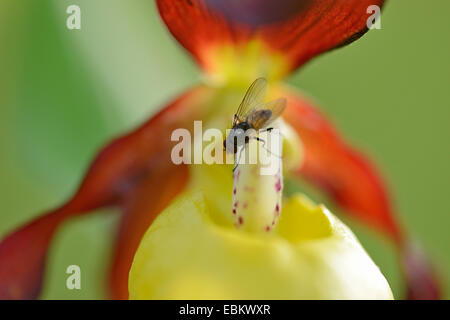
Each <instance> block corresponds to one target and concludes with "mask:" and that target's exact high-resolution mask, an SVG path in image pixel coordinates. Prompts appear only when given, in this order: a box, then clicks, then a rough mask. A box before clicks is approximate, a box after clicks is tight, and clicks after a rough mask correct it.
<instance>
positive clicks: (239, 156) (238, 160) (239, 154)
mask: <svg viewBox="0 0 450 320" xmlns="http://www.w3.org/2000/svg"><path fill="white" fill-rule="evenodd" d="M243 149H244V147H242V148H239V151H238V152H239V153H238V157H237V161H236V163H235V165H234V168H233V172H234V170H236V168H237V167H238V165H239V162H241V155H242V150H243Z"/></svg>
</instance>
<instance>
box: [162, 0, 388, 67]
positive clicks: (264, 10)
mask: <svg viewBox="0 0 450 320" xmlns="http://www.w3.org/2000/svg"><path fill="white" fill-rule="evenodd" d="M383 3H384V0H321V1H316V0H283V1H278V0H241V1H223V0H157V4H158V8H159V12H160V14H161V17H162V18H163V20H164V21H165V23H166V24H167V26H168V28H169V30H170V31H171V33H172V34H173V35H174V37H175V38H176V39H177V40H178V41H179V42H180V43H181V44H182V45H183V46H184V47H185V48H186V49H187V50H188V51H189V52H190V53H191V54H192V55H193V56H194V57H195V59H196V60H197V61H198V63H199V64H200V65H201V66H202V67H203V68H204V69H206V70H208V71H211V70H210V69H211V68H212V66H211V63H210V61H209V59H210V58H209V54H210V51H211V49H213V48H214V47H216V46H221V45H223V44H233V45H235V46H236V45H238V44H241V43H243V42H249V41H251V40H252V39H260V40H262V41H263V42H264V43H265V44H266V45H267V46H268V48H271V49H273V50H275V51H276V52H278V53H280V54H281V55H283V56H285V57H286V58H287V61H288V62H287V63H288V65H289V66H288V69H289V70H293V69H295V68H297V67H299V66H301V65H303V64H304V63H305V62H307V61H308V60H310V59H311V58H313V57H315V56H317V55H319V54H320V53H322V52H325V51H328V50H331V49H333V48H336V47H339V46H342V45H345V44H348V43H350V42H352V41H354V40H356V39H357V38H359V37H360V36H362V35H363V34H364V33H365V32H366V31H367V20H368V19H369V18H370V16H371V14H368V13H367V9H368V7H369V6H371V5H378V6H380V7H381V6H382V5H383Z"/></svg>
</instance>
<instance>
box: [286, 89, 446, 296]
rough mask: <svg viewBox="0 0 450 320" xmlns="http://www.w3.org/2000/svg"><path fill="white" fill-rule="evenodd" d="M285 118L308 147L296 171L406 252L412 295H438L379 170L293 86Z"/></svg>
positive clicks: (431, 274)
mask: <svg viewBox="0 0 450 320" xmlns="http://www.w3.org/2000/svg"><path fill="white" fill-rule="evenodd" d="M280 96H285V97H286V98H287V99H288V108H287V109H286V111H285V112H284V119H285V120H286V121H287V122H288V123H289V124H290V125H291V126H292V127H293V128H294V129H295V130H296V131H297V133H298V134H299V136H300V137H301V139H302V142H303V144H304V149H305V162H304V164H303V166H302V167H301V169H300V170H299V172H298V174H299V176H301V177H302V178H304V179H306V180H308V181H310V182H311V183H313V184H315V185H316V186H318V187H319V188H321V189H323V190H324V191H325V192H326V193H328V194H329V195H330V197H331V198H332V199H334V200H335V201H336V203H337V204H338V205H340V206H341V207H342V208H344V209H346V212H348V213H349V214H350V215H352V216H353V217H355V218H357V219H359V220H361V221H362V222H364V223H366V224H367V225H368V226H370V227H373V228H376V229H378V230H379V231H381V232H383V233H385V234H386V235H388V236H389V237H390V238H391V239H392V240H393V241H394V243H395V244H396V246H397V247H398V249H399V252H400V253H401V254H402V261H403V270H404V271H405V272H404V275H405V278H406V282H407V286H408V290H409V293H408V295H409V297H413V298H420V299H425V298H430V297H433V298H438V297H439V292H440V289H439V285H438V281H437V279H436V276H435V274H434V271H433V269H432V268H431V266H430V263H429V262H428V261H427V259H426V257H425V256H424V255H423V254H420V251H418V250H417V247H412V246H411V244H410V242H409V239H407V238H406V237H405V236H404V232H403V230H402V228H401V226H400V225H399V223H398V220H397V219H396V217H395V214H394V212H393V210H392V206H391V203H390V200H389V197H388V195H387V191H386V187H385V184H384V182H383V180H382V179H381V177H380V175H379V174H378V173H377V171H376V170H375V168H374V166H373V164H372V163H370V161H369V160H368V159H367V158H366V157H365V156H364V155H362V154H361V153H360V152H359V151H357V150H355V149H354V148H352V147H351V146H349V145H348V144H347V143H345V142H344V141H343V140H342V139H341V138H340V136H339V135H338V133H337V132H336V131H335V130H334V128H333V126H332V124H331V123H330V122H329V121H328V120H327V119H326V118H325V117H324V116H323V115H322V114H321V113H320V112H319V111H318V110H317V108H316V107H315V106H314V105H313V104H312V103H311V102H310V101H308V100H306V99H305V98H303V97H301V96H300V95H298V94H297V93H296V92H294V91H292V90H289V89H282V92H280Z"/></svg>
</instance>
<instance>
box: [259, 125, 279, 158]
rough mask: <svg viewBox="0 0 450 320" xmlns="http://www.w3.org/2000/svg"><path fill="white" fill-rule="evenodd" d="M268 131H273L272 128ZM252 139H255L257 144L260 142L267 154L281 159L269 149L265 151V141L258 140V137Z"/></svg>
mask: <svg viewBox="0 0 450 320" xmlns="http://www.w3.org/2000/svg"><path fill="white" fill-rule="evenodd" d="M269 129H271V130H272V129H273V128H269ZM253 139H255V140H256V141H258V142H262V147H263V148H264V150H266V151H267V152H269V153H270V154H271V155H273V156H275V157H277V158H280V159H281V158H282V157H281V156H280V155H277V154H274V153H273V152H272V151H270V150H269V149H267V147H266V141H265V140H263V139H261V138H259V137H253Z"/></svg>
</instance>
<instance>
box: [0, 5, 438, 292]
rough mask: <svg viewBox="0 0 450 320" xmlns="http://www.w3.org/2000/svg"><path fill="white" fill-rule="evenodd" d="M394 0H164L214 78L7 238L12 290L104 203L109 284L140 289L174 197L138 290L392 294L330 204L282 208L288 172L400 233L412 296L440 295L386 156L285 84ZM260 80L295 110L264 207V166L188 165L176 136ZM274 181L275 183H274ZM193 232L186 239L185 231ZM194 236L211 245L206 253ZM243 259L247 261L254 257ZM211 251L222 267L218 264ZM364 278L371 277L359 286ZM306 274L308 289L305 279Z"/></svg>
mask: <svg viewBox="0 0 450 320" xmlns="http://www.w3.org/2000/svg"><path fill="white" fill-rule="evenodd" d="M274 3H276V5H275V6H274ZM383 3H384V0H320V1H319V0H301V1H298V0H297V1H291V0H286V1H283V3H280V2H279V1H271V0H261V1H259V2H258V1H255V0H242V1H239V2H237V1H231V0H230V1H220V0H182V1H179V0H177V1H175V0H157V5H158V8H159V11H160V14H161V17H162V18H163V20H164V22H165V23H166V25H167V26H168V29H169V30H170V32H171V33H172V34H173V35H174V37H175V38H176V39H177V40H178V41H179V42H180V43H181V44H182V45H183V47H185V48H186V50H188V51H189V53H191V54H192V56H193V57H194V59H195V60H196V61H197V63H198V64H199V65H200V66H201V68H202V69H203V70H204V73H205V75H206V81H205V84H201V85H198V86H195V87H193V88H192V89H190V90H189V91H188V92H186V93H184V94H182V95H181V96H180V97H179V98H177V99H176V100H175V101H174V102H172V103H170V104H169V105H168V106H167V107H165V108H164V109H163V110H161V111H160V112H159V113H158V114H157V115H156V116H154V117H153V118H151V119H150V120H149V121H148V122H146V123H144V124H143V125H142V126H141V127H140V128H138V129H137V130H135V131H133V132H131V133H130V134H128V135H126V136H124V137H120V138H118V139H116V140H114V141H113V142H112V143H111V144H109V145H108V146H106V147H105V148H104V149H103V150H102V151H101V152H100V153H99V155H98V156H97V157H96V159H95V160H94V162H93V163H92V165H91V167H90V169H89V170H88V172H87V174H86V176H85V178H84V180H83V182H82V183H81V185H80V187H79V189H78V191H77V192H76V193H75V195H74V196H73V197H72V198H71V199H70V200H69V201H68V202H67V203H65V204H63V205H62V206H61V207H59V208H57V209H55V210H52V211H51V212H48V213H46V214H45V215H43V216H41V217H40V218H37V219H36V220H34V221H33V222H31V223H30V224H28V225H26V226H24V227H22V228H20V229H19V230H17V231H15V232H13V233H11V234H10V235H9V236H7V237H6V238H5V239H4V240H3V241H2V242H1V243H0V298H4V299H5V298H6V299H32V298H36V297H38V295H39V293H40V289H41V286H42V280H43V272H44V268H45V260H46V255H47V251H48V247H49V244H50V243H51V240H52V237H53V234H54V233H55V230H56V229H57V228H58V227H59V226H60V224H61V223H62V222H64V221H65V220H66V219H67V218H70V217H73V216H76V215H80V214H84V213H87V212H89V211H92V210H95V209H98V208H101V207H116V208H119V209H120V210H121V211H122V212H123V214H122V217H121V222H120V228H119V231H118V236H117V243H116V251H115V255H114V258H113V262H112V268H111V273H110V281H109V282H110V283H109V286H110V296H111V298H118V299H126V298H128V275H129V271H130V267H131V264H132V261H133V257H134V256H135V252H136V250H137V248H138V246H139V243H140V242H141V239H142V237H143V235H144V233H145V231H146V230H147V229H148V227H149V226H150V225H151V224H152V222H153V220H154V219H155V218H156V216H157V215H158V214H159V213H160V212H162V211H163V210H164V209H165V208H166V207H167V206H168V205H169V204H171V203H172V202H174V203H173V204H172V205H171V206H170V207H169V208H167V209H166V210H164V213H163V214H162V215H161V216H160V217H159V218H158V220H157V221H155V224H154V225H152V226H151V227H150V229H149V231H148V234H147V235H146V236H145V238H144V240H143V241H142V244H141V247H140V249H139V251H138V254H137V255H136V258H135V263H134V265H133V268H132V272H131V273H130V283H129V285H130V289H131V291H130V293H131V298H149V297H156V298H157V297H164V298H170V297H172V298H189V297H192V298H198V297H235V298H239V297H240V296H238V295H236V293H234V292H231V291H230V290H231V289H230V286H232V287H234V286H235V285H238V284H237V282H238V280H239V279H236V281H234V282H232V283H228V284H227V281H228V280H230V279H231V277H232V276H233V275H236V274H240V271H242V269H240V268H248V269H249V270H250V271H252V272H255V273H258V274H256V275H255V277H254V278H252V279H253V280H255V279H263V277H264V276H265V275H267V274H269V273H270V276H271V278H270V279H267V283H261V284H259V285H255V286H254V287H253V288H247V287H246V288H247V291H242V292H243V293H242V297H244V296H245V297H247V298H249V297H259V294H258V292H259V291H258V290H260V289H261V288H264V289H270V290H272V294H273V296H271V297H273V298H282V297H283V298H390V297H391V293H390V289H389V286H388V285H387V283H386V281H385V279H384V278H383V276H382V275H381V274H380V273H379V271H378V270H377V268H376V267H375V266H374V264H373V262H372V261H371V260H370V259H369V258H368V257H367V255H366V254H365V253H364V250H362V249H361V247H360V246H359V244H358V242H357V241H356V240H355V239H354V237H353V235H352V234H351V233H350V232H349V231H348V230H347V228H346V227H345V226H343V225H342V224H341V223H340V222H339V221H338V220H337V219H336V218H335V217H334V216H332V215H331V214H330V213H329V212H328V211H327V210H326V209H324V207H322V206H316V205H314V204H312V203H310V202H309V201H308V200H306V199H305V198H304V197H301V196H298V195H295V196H292V197H291V199H289V200H288V202H287V204H286V205H283V209H282V206H281V201H280V199H281V188H282V179H283V176H284V177H285V178H291V179H296V178H300V179H306V180H307V181H310V182H312V183H313V184H315V185H316V186H318V187H319V188H321V189H323V190H324V191H326V192H327V193H328V194H329V195H330V197H331V198H332V199H334V200H335V201H336V203H337V204H339V205H340V206H342V208H344V209H346V210H347V211H348V212H349V213H350V214H352V215H353V216H354V217H356V218H359V219H360V220H361V221H363V222H365V223H367V224H368V225H370V226H373V227H374V228H376V229H378V230H380V231H381V232H383V233H385V234H386V235H387V236H389V237H390V238H391V239H392V240H393V242H394V243H395V244H396V245H397V246H398V248H399V252H400V254H401V255H402V257H403V267H404V270H405V276H406V280H407V283H408V296H409V297H410V298H431V299H432V298H438V297H439V288H438V287H437V285H436V282H435V279H434V275H433V272H432V270H430V268H429V265H428V263H427V261H426V260H425V259H424V257H423V255H422V254H421V252H420V251H418V249H417V247H415V246H411V245H410V244H409V238H408V237H407V236H406V235H405V232H404V231H403V230H402V229H401V226H400V225H399V224H398V222H397V220H396V219H395V216H394V214H393V209H392V208H391V204H390V202H389V199H388V196H387V193H386V190H385V188H384V185H383V182H382V180H381V179H380V177H379V176H378V174H377V172H376V171H375V170H374V168H373V166H372V164H370V162H369V161H368V160H367V159H366V158H365V157H364V156H362V155H361V154H360V153H359V152H358V151H356V150H354V149H353V148H351V147H350V146H349V145H348V144H346V143H345V142H344V141H343V140H342V139H341V138H340V137H339V135H338V133H337V132H336V131H335V130H334V128H333V126H332V125H331V124H330V122H329V121H328V120H327V119H326V118H325V117H324V116H323V115H322V114H321V113H320V112H319V111H317V109H316V108H315V106H314V105H313V104H312V103H311V102H310V101H308V100H307V99H306V98H304V97H303V96H302V95H301V94H300V93H298V92H297V91H296V90H294V89H292V88H289V87H288V86H286V85H284V84H282V83H281V82H280V80H282V79H283V78H284V77H286V76H287V75H288V74H289V73H291V72H293V71H294V70H296V69H297V68H299V67H300V66H302V65H303V64H304V63H306V62H307V61H309V60H310V59H311V58H313V57H316V56H317V55H319V54H321V53H323V52H326V51H329V50H331V49H334V48H337V47H340V46H344V45H346V44H348V43H350V42H352V41H354V40H356V39H357V38H359V37H360V36H362V35H363V34H364V33H365V32H366V31H367V19H368V15H367V13H366V12H367V8H368V7H369V6H370V5H379V6H380V7H381V6H382V5H383ZM260 76H262V77H265V78H267V79H268V81H269V87H270V88H269V89H270V90H269V92H268V96H270V97H271V98H272V97H273V98H277V97H285V98H287V101H288V107H287V109H286V110H285V112H284V113H283V121H281V126H282V132H283V136H284V142H283V167H284V168H283V171H281V167H282V165H281V162H280V163H279V168H280V171H279V172H278V173H277V174H276V175H273V176H269V177H268V178H267V179H266V180H265V181H262V182H261V184H258V185H257V187H258V188H260V189H259V190H257V191H255V192H254V193H253V194H254V195H255V196H257V197H258V198H257V199H256V201H254V202H253V203H252V201H253V198H252V197H248V196H247V194H246V192H247V191H248V190H246V188H249V187H250V188H251V187H252V183H254V182H255V178H254V176H252V171H251V170H252V168H250V167H248V168H246V167H241V168H240V170H237V171H236V172H235V174H234V177H233V174H232V173H231V172H232V166H225V165H221V166H219V165H206V164H204V165H184V164H181V165H175V164H174V163H173V162H172V161H171V158H170V157H171V151H172V149H173V146H174V143H173V142H172V141H171V133H172V132H173V130H175V129H178V128H187V129H189V130H190V131H191V132H192V131H193V130H192V129H193V123H194V120H203V123H204V126H206V127H214V128H219V129H221V130H225V129H226V128H227V127H228V126H229V119H231V117H232V115H233V113H234V111H235V109H236V108H237V106H238V105H239V103H240V99H241V98H242V96H243V94H244V92H245V89H246V88H247V86H248V85H249V84H250V83H251V82H252V81H253V80H254V79H256V78H257V77H260ZM241 170H243V171H241ZM233 178H234V179H233ZM239 179H241V180H239ZM233 180H234V181H233ZM247 182H248V183H247ZM233 185H234V186H233ZM267 186H270V187H273V190H271V191H264V190H268V189H264V188H266V187H267ZM277 189H279V190H278V191H280V193H279V194H278V193H276V191H277ZM194 191H197V192H194ZM175 198H177V199H176V200H175ZM261 199H262V200H261ZM263 200H267V202H264V203H269V204H270V206H269V205H268V206H267V208H269V209H270V212H271V214H274V215H275V218H277V217H278V214H279V213H280V212H281V211H282V212H281V218H280V221H279V224H278V226H277V225H276V221H277V219H273V217H272V216H271V217H270V218H271V219H270V220H268V219H266V218H262V217H268V216H265V215H264V214H263V212H265V211H264V210H265V209H264V210H262V209H261V208H262V207H261V206H258V207H256V206H254V207H252V205H254V204H255V203H258V201H263ZM244 203H247V207H246V208H244ZM277 206H278V207H277ZM277 208H278V209H277ZM269 209H268V210H269ZM234 210H235V211H236V212H234ZM246 210H247V211H246ZM277 210H278V211H279V212H277ZM267 212H269V211H267ZM244 215H246V216H244ZM184 219H188V220H184ZM175 220H176V221H175ZM183 221H184V222H183ZM211 221H212V222H213V223H212V222H211ZM183 223H185V224H184V225H183ZM247 223H248V224H247ZM259 223H261V224H259ZM272 223H273V227H274V228H273V229H274V230H271V229H272ZM235 224H236V225H237V226H238V227H240V228H242V229H246V230H247V231H251V232H254V231H256V232H254V234H248V233H246V232H245V230H239V232H240V233H237V231H236V230H235V229H231V228H232V227H233V226H234V225H235ZM247 226H248V227H247ZM305 226H308V227H309V228H306V227H305ZM267 227H268V231H269V233H267V234H266V233H264V232H263V231H265V230H266V229H267ZM247 228H248V229H247ZM230 230H234V231H230ZM241 231H244V232H241ZM178 232H179V233H178ZM258 232H259V233H258ZM191 236H192V237H193V238H192V239H191V240H190V241H187V242H186V243H183V241H182V239H183V237H191ZM309 240H312V241H309ZM209 241H211V242H209ZM158 244H159V245H163V244H164V248H167V247H168V248H173V249H174V250H175V248H176V250H182V247H180V246H181V245H182V244H183V245H185V246H186V247H185V248H186V250H187V249H189V250H187V252H188V253H191V254H195V253H196V252H197V253H198V252H199V250H204V255H205V257H195V258H193V257H186V259H188V258H189V260H191V261H190V262H189V264H181V262H180V261H179V260H177V259H180V257H178V258H177V257H176V256H175V253H174V254H169V253H167V252H164V250H161V249H162V247H158ZM192 245H199V246H201V247H200V248H197V249H196V250H193V249H192V247H189V246H192ZM264 248H269V250H267V251H266V250H264ZM217 250H223V255H221V254H220V252H218V251H217ZM208 257H209V258H208ZM191 258H192V259H191ZM233 258H236V259H242V260H243V262H242V264H239V263H236V261H233ZM186 259H185V260H186ZM204 259H210V260H208V263H211V264H212V265H213V267H212V269H213V270H209V271H210V272H208V273H206V274H205V273H204V272H203V271H204V270H205V268H206V267H205V266H204V265H203V266H202V265H201V262H202V261H204ZM277 259H284V260H282V261H281V262H280V261H278V260H277ZM287 259H289V260H287ZM349 262H350V263H349ZM221 263H222V264H223V265H221ZM261 264H265V266H264V267H262V266H261ZM168 265H170V268H171V269H169V270H168V271H167V273H165V274H163V275H162V276H161V277H159V276H158V275H157V274H152V273H151V272H158V271H161V270H163V269H164V268H165V267H166V266H168ZM184 267H189V268H190V269H189V272H186V273H185V274H184V275H185V277H184V278H182V275H180V278H178V279H176V278H173V277H172V276H173V275H174V273H175V272H176V271H177V270H180V268H184ZM226 267H229V268H230V269H226ZM255 268H256V269H255ZM343 268H346V269H345V270H344V269H343ZM210 269H211V268H210ZM356 269H357V270H356ZM349 270H351V271H349ZM353 270H354V271H355V272H353ZM170 271H172V272H171V273H170ZM196 272H197V274H196ZM201 272H203V274H201V275H198V273H201ZM307 273H310V274H312V275H313V278H312V280H311V279H310V280H309V281H307V280H302V279H304V277H306V278H309V276H305V274H307ZM343 273H347V275H343ZM348 273H351V275H348ZM272 276H273V277H272ZM199 277H200V278H199ZM207 277H210V278H208V279H211V281H210V282H206V281H207ZM283 277H284V278H283ZM315 281H317V282H315ZM175 282H176V286H175V285H174V284H175ZM354 282H358V283H359V284H360V285H358V288H355V286H354ZM274 283H277V285H279V286H278V287H277V286H275V284H274ZM296 283H302V284H303V283H305V284H306V287H304V288H298V287H296V286H295V284H296ZM243 284H247V285H248V283H246V282H245V281H244V282H243ZM264 286H265V287H264ZM186 288H195V290H194V291H192V292H191V291H189V290H186ZM205 292H208V295H205V294H204V293H205ZM188 293H190V294H191V295H188ZM264 297H268V296H264Z"/></svg>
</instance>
